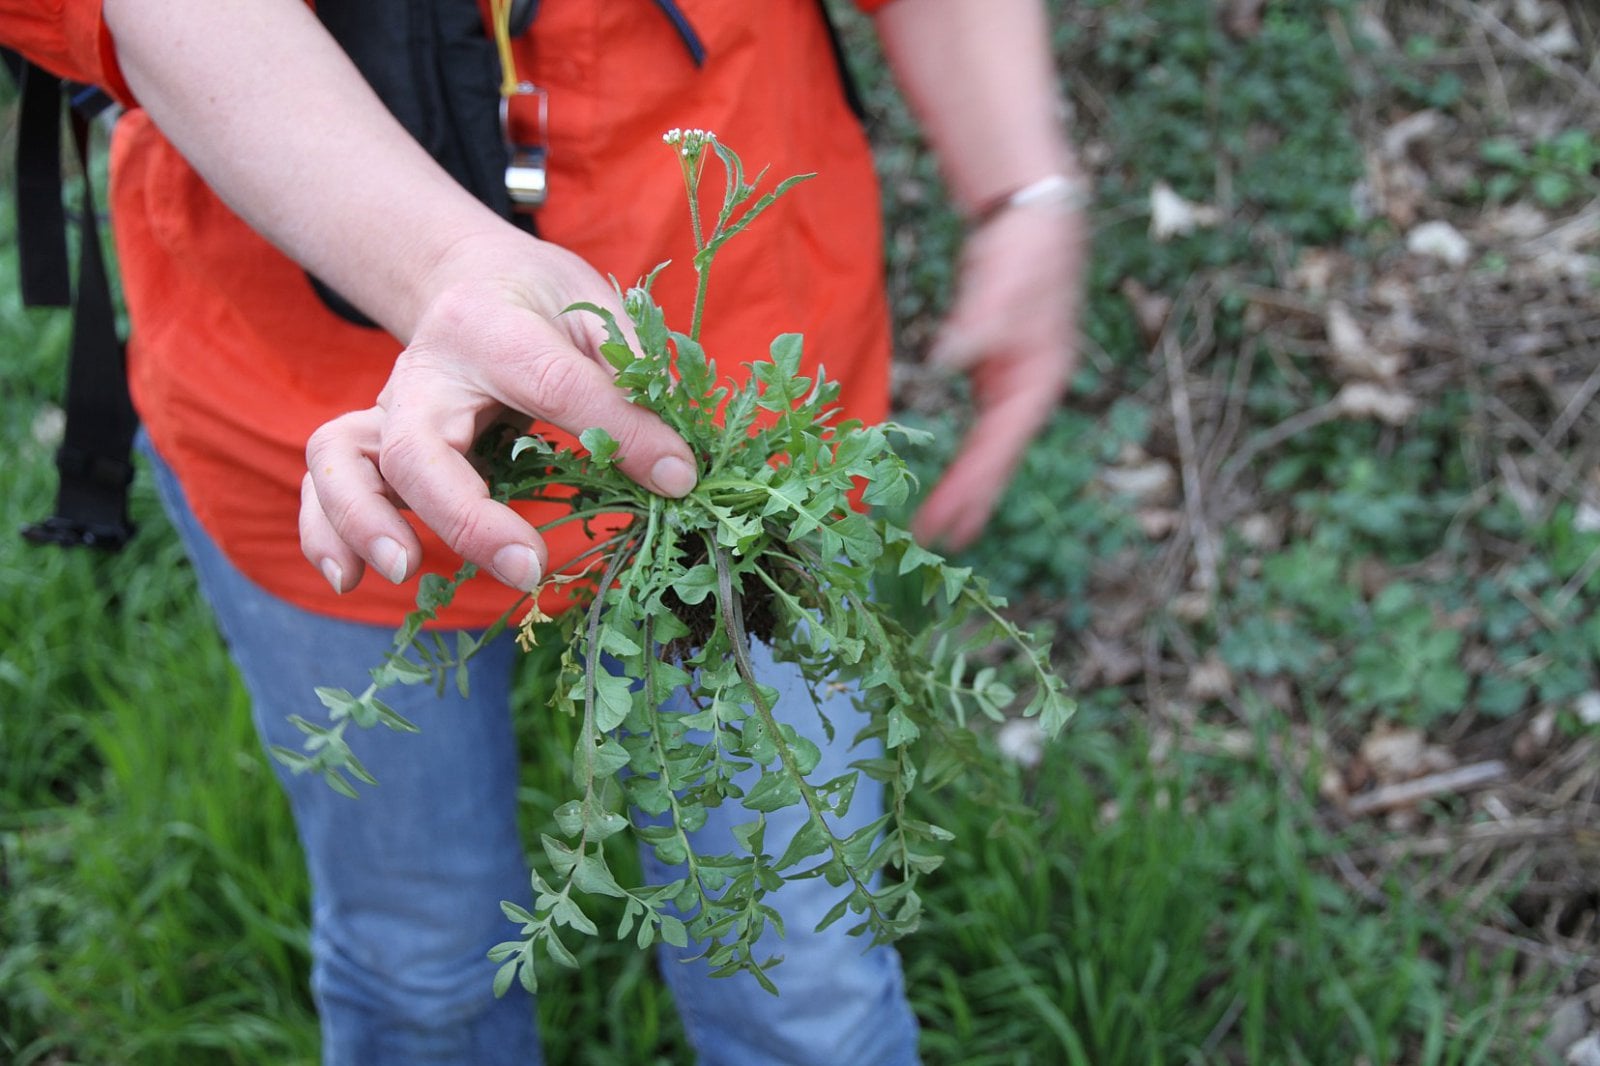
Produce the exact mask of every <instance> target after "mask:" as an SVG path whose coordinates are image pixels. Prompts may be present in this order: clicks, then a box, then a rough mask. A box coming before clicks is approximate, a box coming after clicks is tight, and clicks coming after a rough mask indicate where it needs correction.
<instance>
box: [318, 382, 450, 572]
mask: <svg viewBox="0 0 1600 1066" xmlns="http://www.w3.org/2000/svg"><path fill="white" fill-rule="evenodd" d="M382 417H383V412H382V411H380V410H378V409H377V408H369V409H368V410H365V411H356V412H353V413H351V414H347V415H342V416H340V417H339V418H336V419H334V420H333V421H331V422H328V423H326V424H325V425H323V426H322V427H321V428H319V429H318V430H317V431H316V432H315V433H313V434H312V435H311V439H310V440H309V441H308V442H307V443H306V469H307V471H308V473H307V484H306V485H305V486H303V487H302V493H301V514H300V522H301V524H300V547H301V551H302V552H304V553H305V555H306V558H307V559H310V560H311V562H312V565H314V566H316V567H318V568H319V569H321V568H322V563H323V560H324V559H332V560H333V563H334V565H336V566H338V567H339V568H340V570H341V572H343V571H344V568H345V567H346V566H349V567H350V572H348V573H342V578H343V580H342V587H340V588H339V590H340V591H341V592H342V591H344V590H346V589H349V588H354V587H355V583H356V582H357V581H359V580H360V577H361V572H360V568H359V566H356V565H353V564H351V561H350V556H351V555H355V556H357V557H358V561H359V560H365V562H367V563H371V564H372V566H373V567H374V568H375V569H376V570H377V571H378V573H380V574H382V575H383V576H384V577H386V578H388V579H389V580H390V581H393V582H394V583H396V584H399V583H400V582H402V581H404V580H405V579H406V578H407V577H408V576H409V575H410V573H411V571H412V570H413V568H414V567H415V566H417V565H418V564H420V563H421V561H422V544H421V542H420V541H418V540H417V535H416V532H415V531H414V530H413V529H412V528H411V525H410V523H408V522H407V521H406V520H405V518H404V516H402V515H401V514H400V511H399V508H397V507H396V506H395V502H394V500H393V499H392V498H391V497H390V494H389V491H388V486H386V485H385V484H384V481H383V478H382V477H381V476H380V474H379V472H378V468H377V455H378V445H379V432H378V427H379V425H380V422H381V419H382ZM308 500H309V502H310V503H311V504H312V505H313V506H312V507H311V508H310V509H308V506H307V503H308ZM339 545H343V549H341V548H340V547H339ZM324 576H327V574H326V572H324ZM330 581H331V579H330ZM336 587H338V586H336Z"/></svg>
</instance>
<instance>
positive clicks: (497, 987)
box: [494, 959, 518, 999]
mask: <svg viewBox="0 0 1600 1066" xmlns="http://www.w3.org/2000/svg"><path fill="white" fill-rule="evenodd" d="M517 966H518V961H517V960H516V959H508V960H507V961H505V962H504V963H501V965H500V968H499V969H498V970H496V971H495V974H494V998H495V999H502V998H504V997H505V994H506V993H507V992H509V991H511V982H512V981H514V980H515V979H516V976H517Z"/></svg>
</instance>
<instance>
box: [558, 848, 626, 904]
mask: <svg viewBox="0 0 1600 1066" xmlns="http://www.w3.org/2000/svg"><path fill="white" fill-rule="evenodd" d="M572 883H573V885H575V886H576V887H577V888H578V889H580V890H581V891H584V892H588V893H590V894H591V895H596V896H613V897H615V898H617V899H624V898H626V897H627V895H628V894H627V893H626V892H624V891H623V890H622V886H621V885H619V884H617V879H616V878H615V877H613V876H612V874H611V868H610V867H609V866H607V865H606V861H605V859H604V858H603V857H602V856H601V855H600V854H599V853H598V852H585V853H584V854H583V856H582V857H580V858H579V859H578V865H577V866H576V867H574V868H573V871H572Z"/></svg>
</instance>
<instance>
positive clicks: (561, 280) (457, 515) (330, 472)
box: [300, 234, 695, 592]
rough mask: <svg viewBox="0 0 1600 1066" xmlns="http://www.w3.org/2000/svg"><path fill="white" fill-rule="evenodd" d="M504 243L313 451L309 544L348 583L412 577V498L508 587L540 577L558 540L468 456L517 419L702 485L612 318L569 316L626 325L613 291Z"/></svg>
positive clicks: (657, 475) (417, 554)
mask: <svg viewBox="0 0 1600 1066" xmlns="http://www.w3.org/2000/svg"><path fill="white" fill-rule="evenodd" d="M492 243H493V244H494V245H495V247H493V248H490V249H485V248H483V247H481V242H479V245H477V246H474V247H472V248H465V247H464V248H462V249H461V250H460V253H459V254H457V255H456V256H454V257H453V263H455V264H467V265H466V266H465V267H459V266H458V267H455V268H454V269H452V268H449V267H447V268H445V269H444V270H442V271H441V273H442V274H443V276H444V280H443V282H442V283H441V284H439V285H438V286H436V287H435V289H434V291H436V292H437V294H438V295H437V296H435V297H434V298H432V299H431V300H429V301H428V303H427V305H426V307H425V309H424V310H423V312H422V314H421V315H420V317H419V318H418V319H417V326H416V329H415V331H414V333H413V335H412V338H411V342H410V344H409V345H408V346H407V347H406V349H405V350H404V351H403V352H402V353H401V354H400V356H399V358H398V359H397V360H396V361H395V366H394V370H393V372H392V373H391V374H390V375H389V380H388V383H387V384H386V385H385V386H384V389H383V391H382V393H381V394H380V395H379V396H378V402H377V404H376V406H373V407H371V408H368V409H367V410H364V411H356V412H353V413H351V414H347V415H343V416H341V417H339V418H336V419H334V420H332V421H331V422H328V423H327V424H325V425H323V426H322V427H321V428H320V429H318V430H317V431H316V432H315V433H314V434H312V437H311V440H310V442H309V444H308V445H307V447H306V465H307V468H308V470H309V473H307V475H306V477H305V480H304V482H303V483H302V486H301V497H300V499H301V507H300V547H301V550H302V551H303V552H304V553H305V556H306V558H307V559H308V560H310V562H311V563H312V565H313V566H316V567H318V568H319V569H320V570H321V571H322V573H323V575H324V576H325V577H327V579H328V581H329V583H330V584H332V585H333V587H334V589H335V590H336V591H339V592H344V591H347V590H349V589H352V588H354V587H355V586H356V584H357V583H358V582H359V581H360V580H361V577H362V574H363V572H364V570H365V568H366V566H367V564H369V563H370V564H372V565H373V566H375V567H377V569H378V570H379V572H380V573H382V574H383V575H384V576H385V577H387V578H388V579H389V580H391V581H394V582H397V583H398V582H400V581H403V580H405V579H406V577H407V576H408V575H409V574H410V573H411V572H412V570H413V569H414V568H415V567H416V566H417V565H418V563H419V562H420V561H421V557H422V547H421V544H420V542H419V541H418V539H417V537H416V534H415V533H414V531H413V530H412V528H411V526H410V525H409V524H408V523H407V522H406V520H405V519H404V518H403V517H402V516H401V514H400V508H401V507H409V508H410V509H411V510H413V511H414V512H416V515H417V517H418V518H420V519H421V520H422V522H423V523H424V524H425V525H427V526H428V527H429V528H431V529H433V530H434V531H436V532H437V533H438V534H439V535H440V536H441V537H443V539H444V540H445V542H446V543H447V544H449V545H450V546H451V547H452V548H453V549H455V550H456V551H457V552H459V553H460V554H461V555H462V557H463V558H465V559H468V560H470V561H471V562H474V563H477V564H478V565H479V566H482V567H484V568H486V569H487V570H488V571H489V572H490V573H492V574H493V575H494V576H495V577H497V578H499V579H500V580H501V581H502V582H504V583H505V584H507V585H510V586H512V587H513V588H518V589H522V590H525V591H526V590H531V589H532V588H534V587H535V586H536V585H537V584H538V583H539V581H540V580H541V578H542V575H543V574H544V573H545V570H546V569H547V567H548V562H549V552H548V550H547V549H546V547H545V544H544V541H543V539H542V538H541V537H540V536H539V534H538V533H537V532H536V531H535V530H534V529H533V527H532V526H530V525H529V524H528V523H527V522H525V521H524V520H523V519H522V518H521V517H520V516H519V515H518V514H517V513H516V512H515V511H513V510H512V509H511V508H509V507H507V506H505V505H504V504H502V503H498V502H496V501H495V500H493V499H491V498H490V496H489V490H488V487H487V486H486V485H485V484H484V481H483V478H482V476H481V475H480V474H479V473H478V472H477V470H475V469H474V468H473V466H472V464H471V463H470V462H469V460H468V458H467V452H468V450H469V449H470V448H471V447H472V445H473V443H474V442H475V441H476V439H477V437H478V435H479V434H480V433H482V432H483V431H484V430H485V429H487V428H488V427H489V426H490V425H492V424H494V423H495V422H496V421H500V420H502V419H506V418H507V417H508V416H511V417H512V418H513V419H514V418H515V417H516V416H531V417H534V418H538V419H541V420H543V421H545V422H548V423H550V424H552V425H555V426H559V427H560V428H562V429H565V430H567V431H569V432H571V433H573V434H577V433H579V432H581V431H582V430H585V429H587V428H589V427H591V426H599V427H600V428H602V429H604V430H605V431H606V432H608V433H610V434H611V436H612V437H613V438H615V439H616V441H617V442H618V444H620V445H621V448H620V451H619V455H620V458H619V460H618V466H619V467H620V468H621V470H622V471H623V473H625V474H627V475H628V476H629V477H631V478H633V479H634V480H635V481H638V482H639V483H640V484H641V485H644V486H645V487H646V488H650V489H653V490H655V491H657V492H659V493H661V494H663V495H667V496H682V495H684V494H685V493H687V492H688V491H689V490H690V489H692V488H693V487H694V483H695V468H694V461H693V456H692V455H691V454H690V451H689V447H688V445H686V444H685V443H684V442H683V440H682V439H681V438H679V437H678V436H677V434H675V433H673V432H672V431H671V430H670V429H668V428H667V427H666V425H665V424H664V423H663V422H661V420H660V419H658V418H657V417H656V416H655V415H653V414H650V413H649V412H647V411H644V410H643V409H641V408H638V407H635V406H633V405H632V404H630V403H628V402H627V400H626V399H625V398H624V397H623V394H622V392H621V391H620V390H619V389H618V388H617V387H616V386H615V385H613V384H612V381H611V371H610V369H609V368H608V366H607V365H606V364H605V362H604V361H603V360H602V359H601V358H600V356H599V354H598V352H599V345H600V343H601V342H602V341H603V340H604V339H605V335H604V330H603V328H602V326H601V323H600V321H599V320H598V318H597V317H596V316H595V315H592V314H577V313H574V314H570V315H561V314H560V312H561V310H562V309H563V308H564V307H566V306H568V305H569V304H572V303H575V302H578V301H589V302H591V303H595V304H598V305H600V306H603V307H610V308H612V309H613V310H614V311H615V312H616V314H617V317H618V319H619V321H623V322H625V321H626V318H625V316H624V315H623V313H622V308H621V306H620V301H619V300H618V298H617V296H616V293H615V292H614V291H613V289H612V288H611V286H610V285H609V284H608V283H607V282H606V281H605V280H604V279H602V278H601V277H600V276H599V275H598V274H597V273H596V272H595V271H594V270H593V269H592V268H590V267H589V266H588V264H586V263H584V262H583V261H582V260H581V259H580V258H579V257H577V256H576V255H573V254H572V253H570V252H567V251H565V250H564V249H561V248H557V247H556V246H554V245H551V244H547V243H544V242H540V241H535V240H533V239H532V238H529V237H526V236H523V235H521V234H514V235H511V236H510V237H509V238H506V239H499V238H497V239H496V240H495V241H493V242H492ZM524 420H525V418H524Z"/></svg>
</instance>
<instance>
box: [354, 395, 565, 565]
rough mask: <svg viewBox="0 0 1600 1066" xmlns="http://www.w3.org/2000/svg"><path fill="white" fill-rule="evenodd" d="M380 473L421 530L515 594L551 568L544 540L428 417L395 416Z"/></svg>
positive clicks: (395, 413)
mask: <svg viewBox="0 0 1600 1066" xmlns="http://www.w3.org/2000/svg"><path fill="white" fill-rule="evenodd" d="M419 415H420V416H421V417H418V416H419ZM378 468H379V470H380V471H381V472H382V474H383V477H384V480H386V481H388V482H389V484H391V485H392V486H394V489H395V491H396V492H398V493H399V494H400V497H401V498H402V499H404V500H405V501H406V504H407V505H408V506H409V507H410V508H411V509H412V511H414V512H415V513H416V516H417V517H418V518H420V519H421V520H422V522H423V524H424V525H426V526H427V527H428V528H429V529H432V530H433V531H434V532H436V533H438V534H439V536H440V537H442V538H443V539H444V541H445V543H446V544H448V545H450V547H451V548H453V549H454V550H455V551H456V552H457V553H459V554H460V555H461V557H462V558H463V559H466V560H468V561H469V562H472V563H476V564H477V565H478V566H481V567H483V568H484V569H486V570H488V571H489V572H490V573H491V574H493V575H494V576H495V577H496V578H497V579H499V580H500V581H501V582H502V583H504V584H506V585H509V586H511V587H512V588H515V589H519V590H521V591H523V592H531V591H533V590H534V589H535V588H537V587H538V585H539V582H540V581H541V580H542V579H543V577H544V573H545V569H546V566H547V563H548V551H547V549H546V548H545V544H544V539H543V538H542V537H540V536H539V534H538V533H537V532H536V531H535V530H534V528H533V527H532V526H530V525H529V524H528V523H527V522H526V521H524V520H523V519H522V517H521V516H520V515H518V514H517V513H516V512H515V511H513V510H512V509H511V508H509V507H507V506H506V505H505V504H503V503H500V502H498V501H496V500H493V499H491V498H490V496H489V489H488V486H487V485H485V484H484V481H483V478H482V476H481V475H479V473H478V472H477V471H476V470H475V469H473V466H472V464H471V463H470V462H469V461H468V460H467V457H466V456H465V455H464V454H462V452H461V451H460V450H459V449H458V448H457V447H456V446H455V445H454V444H453V443H452V440H451V438H450V436H449V435H447V433H445V432H442V431H441V428H440V427H439V426H438V425H436V424H430V422H429V421H428V418H427V413H425V412H407V413H406V414H400V413H399V412H398V411H392V412H391V416H390V419H389V422H388V423H387V425H386V426H385V430H384V442H383V446H382V447H381V448H380V449H379V452H378Z"/></svg>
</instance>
